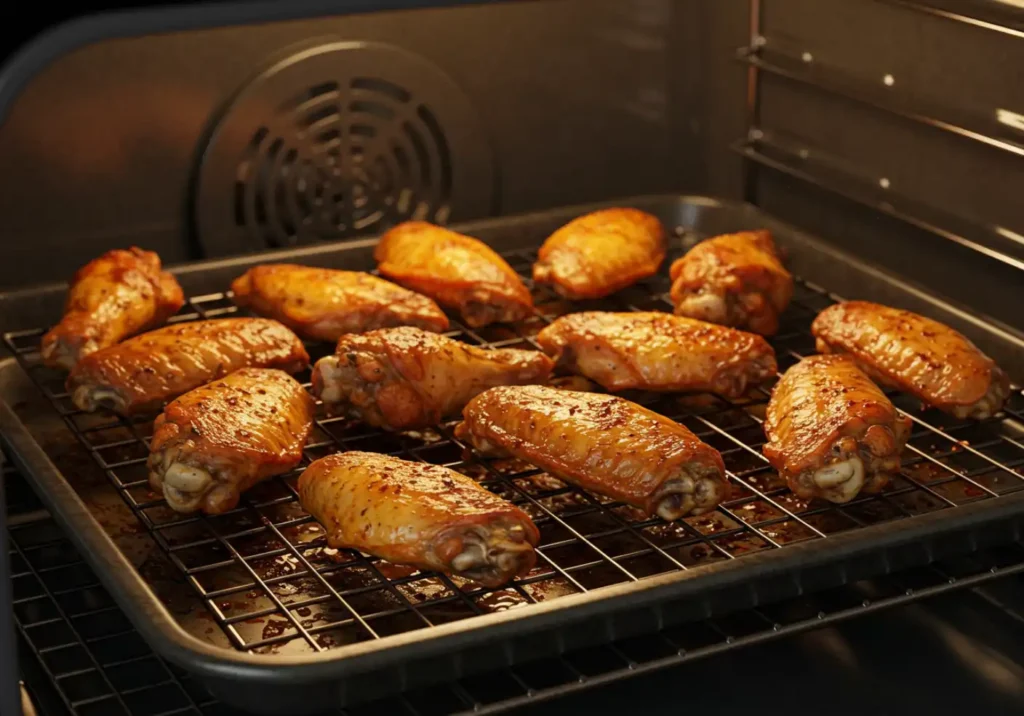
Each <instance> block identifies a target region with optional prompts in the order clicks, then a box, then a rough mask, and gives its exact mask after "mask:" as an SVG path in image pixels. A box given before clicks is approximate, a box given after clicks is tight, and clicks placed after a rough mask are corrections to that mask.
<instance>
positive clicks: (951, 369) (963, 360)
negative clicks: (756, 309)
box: [811, 301, 1010, 420]
mask: <svg viewBox="0 0 1024 716" xmlns="http://www.w3.org/2000/svg"><path fill="white" fill-rule="evenodd" d="M811 331H812V332H813V333H814V336H815V337H816V338H817V339H818V340H817V347H818V351H820V352H822V353H848V354H849V355H851V356H852V357H853V358H855V359H856V361H857V363H858V365H860V367H861V369H862V370H863V371H864V372H865V373H867V374H868V375H869V376H871V377H872V378H874V379H875V380H877V381H879V382H880V383H882V384H883V385H885V386H889V387H893V388H897V389H899V390H903V391H906V392H907V393H910V394H911V395H914V396H916V397H918V398H920V399H921V400H922V401H923V402H925V403H927V404H928V405H932V406H934V407H936V408H939V409H940V410H944V411H946V412H947V413H951V414H952V415H955V416H956V417H958V418H975V419H978V420H981V419H983V418H987V417H990V416H992V415H995V414H996V413H998V412H999V410H1000V409H1001V408H1002V407H1003V403H1004V402H1005V401H1006V398H1007V397H1008V396H1009V394H1010V379H1009V377H1007V375H1006V373H1004V372H1003V371H1002V369H1001V368H1000V367H999V366H997V365H996V364H995V362H993V361H992V359H991V358H989V357H988V356H986V355H985V354H984V353H982V352H981V351H980V350H978V348H977V347H976V346H975V345H974V344H973V343H971V342H970V341H969V340H967V338H965V337H964V336H963V335H961V334H960V333H957V332H956V331H954V330H953V329H952V328H950V327H949V326H946V325H943V324H941V323H939V322H938V321H933V320H931V319H930V318H925V317H924V316H919V315H918V314H916V313H911V312H910V311H903V310H900V309H898V308H889V307H888V306H881V305H879V304H877V303H868V302H867V301H846V302H845V303H838V304H836V305H834V306H829V307H828V308H826V309H825V310H824V311H822V312H821V313H819V314H818V317H817V318H815V319H814V324H813V325H812V326H811Z"/></svg>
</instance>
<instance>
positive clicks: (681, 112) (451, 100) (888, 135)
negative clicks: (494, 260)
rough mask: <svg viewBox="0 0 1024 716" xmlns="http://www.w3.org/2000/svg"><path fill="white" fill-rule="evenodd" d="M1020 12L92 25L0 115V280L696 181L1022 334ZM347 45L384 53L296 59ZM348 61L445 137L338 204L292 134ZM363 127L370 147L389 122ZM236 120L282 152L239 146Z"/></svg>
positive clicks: (629, 9) (688, 3)
mask: <svg viewBox="0 0 1024 716" xmlns="http://www.w3.org/2000/svg"><path fill="white" fill-rule="evenodd" d="M310 1H312V0H310ZM298 5H299V3H298V2H297V3H296V4H295V7H298ZM752 6H757V7H759V8H760V13H759V16H760V23H759V33H760V36H761V38H762V40H761V42H760V44H759V45H758V46H757V47H756V48H755V49H756V50H757V54H756V55H755V58H759V59H760V60H762V61H764V62H769V63H771V64H774V65H777V66H778V67H779V68H781V71H764V70H760V71H758V72H757V74H756V78H757V82H756V88H757V92H756V94H755V95H750V94H749V85H748V72H749V71H750V66H749V64H748V63H746V62H744V61H741V60H739V59H737V57H738V54H737V50H739V49H740V48H744V47H747V46H750V45H752V42H751V14H750V8H751V7H752ZM1022 28H1024V21H1022V20H1021V11H1019V10H1014V9H1012V8H1007V7H1004V6H1002V5H997V4H995V3H982V2H977V1H976V0H921V1H918V0H899V1H897V0H837V1H836V2H833V3H821V2H819V1H818V0H758V1H757V2H750V0H720V1H716V2H708V1H707V0H534V1H532V2H503V3H487V4H480V5H469V6H462V7H458V8H444V9H426V10H424V9H419V10H407V11H394V12H381V13H374V14H361V15H354V16H348V17H322V18H317V19H315V20H301V21H290V22H275V23H266V24H260V25H251V26H244V27H229V28H220V29H208V30H199V31H189V32H176V33H166V34H161V35H153V36H148V37H142V38H137V39H118V40H109V41H104V42H102V43H98V44H94V45H91V46H88V47H85V48H83V49H81V50H78V51H76V52H73V53H71V54H69V55H66V56H63V57H61V58H59V59H58V60H56V61H55V62H53V63H52V64H50V65H49V66H48V67H47V68H46V69H45V70H43V71H42V72H41V73H40V74H39V75H38V76H37V77H36V78H35V79H34V80H33V81H32V82H31V83H30V84H29V85H28V87H27V88H26V90H25V91H24V92H23V93H22V94H21V95H20V96H19V97H18V98H17V100H16V101H15V103H14V105H13V107H12V108H11V111H10V112H9V115H8V117H7V120H6V122H5V123H4V124H3V125H2V126H0V167H3V171H2V172H0V215H2V216H3V217H4V233H3V238H2V239H0V288H3V287H12V286H17V285H25V284H30V283H36V282H39V281H47V280H64V279H66V278H67V277H68V276H69V275H70V273H71V272H72V271H73V270H74V269H75V268H76V267H77V266H79V265H81V264H82V263H83V262H85V261H86V260H88V259H89V258H91V257H93V256H95V255H96V254H97V253H99V252H101V251H103V250H105V249H108V248H111V247H114V246H123V245H126V244H130V243H131V244H138V245H141V246H144V247H146V248H151V249H155V250H157V251H159V252H160V253H161V255H162V256H164V258H165V260H166V261H167V262H168V263H176V262H181V261H186V260H191V259H196V258H201V257H204V256H219V255H231V254H238V253H247V252H252V251H258V250H261V249H263V248H265V247H266V246H268V245H272V246H282V245H290V244H291V243H305V242H310V241H315V240H319V239H324V238H326V239H338V238H348V237H351V236H354V235H359V234H367V233H376V232H378V231H380V230H381V229H383V228H386V226H387V225H388V221H389V220H390V221H394V220H397V219H396V217H398V218H401V216H404V215H403V214H402V212H401V211H398V210H397V209H396V207H397V206H399V205H401V206H403V207H404V208H403V211H405V212H406V214H409V213H410V212H412V211H413V210H414V209H415V210H417V211H418V209H416V207H419V206H423V207H426V209H425V211H426V213H425V214H423V213H422V212H421V214H420V215H423V216H425V218H431V219H434V220H439V221H445V220H447V221H458V220H464V219H472V218H479V217H482V216H487V215H493V214H502V213H517V212H524V211H530V210H534V209H542V208H547V207H552V206H557V205H564V204H569V203H574V202H587V201H596V200H602V199H608V198H613V197H621V196H629V195H637V194H644V193H653V192H698V193H706V194H712V195H720V196H724V197H728V198H741V197H743V198H747V199H748V200H751V201H754V202H755V203H757V204H759V205H761V206H762V207H764V208H765V209H766V210H768V211H769V212H771V213H773V214H776V215H777V216H779V217H780V218H782V219H783V220H785V221H788V222H790V223H792V224H795V225H797V226H800V227H802V228H805V229H807V230H809V231H811V232H812V233H815V234H817V235H819V236H822V237H824V238H825V239H827V240H829V241H833V242H835V243H838V244H840V245H842V246H844V247H846V248H848V249H850V250H851V251H854V252H855V253H857V254H858V255H860V256H863V257H864V258H866V259H868V260H871V261H873V262H876V263H878V264H880V265H883V266H886V267H888V268H890V269H892V270H895V271H897V272H898V273H901V274H903V275H905V276H907V277H909V278H910V279H911V280H913V281H916V282H919V283H921V284H922V285H927V286H929V287H930V288H931V289H933V290H935V289H938V290H941V291H943V292H944V293H946V294H947V296H949V297H952V298H953V299H954V300H959V301H961V302H963V303H965V304H970V305H971V306H973V307H974V309H976V310H980V311H982V312H984V313H986V314H988V315H990V316H993V317H996V318H998V319H1001V320H1003V321H1004V322H1006V323H1009V324H1011V325H1015V326H1018V327H1024V314H1022V312H1021V311H1020V310H1019V309H1018V308H1017V306H1019V304H1020V299H1019V295H1020V294H1019V292H1020V287H1021V283H1022V276H1024V274H1022V272H1021V271H1020V270H1019V268H1015V267H1011V266H1010V265H1008V263H1007V262H1006V261H1000V260H997V259H995V258H992V254H993V251H995V252H1002V253H1005V254H1006V255H1009V256H1011V257H1016V258H1018V259H1020V260H1022V261H1024V203H1022V202H1021V201H1020V200H1019V196H1020V187H1021V186H1024V94H1022V93H1024V89H1022V88H1024V82H1022V80H1024V75H1022V73H1024V29H1022ZM344 41H360V42H370V43H383V44H384V45H386V46H387V47H385V48H384V51H383V54H381V52H382V51H381V50H380V48H369V49H361V48H356V49H355V50H351V49H350V50H349V51H346V52H343V53H338V54H337V55H333V54H331V53H327V54H325V55H323V56H321V57H319V59H316V60H313V61H312V62H310V63H305V60H303V61H302V62H296V61H295V59H296V58H297V57H300V56H303V57H305V55H306V54H309V53H310V52H311V51H312V52H313V54H316V48H323V47H326V46H327V45H329V44H331V43H338V42H344ZM310 48H313V50H310ZM396 48H397V49H396ZM304 53H305V54H304ZM282 68H283V69H282ZM356 76H363V77H365V76H372V77H374V78H376V79H383V80H386V81H389V82H392V83H396V84H399V85H401V86H402V87H403V88H404V89H406V90H408V91H409V92H410V94H411V95H412V97H413V100H414V101H413V102H412V104H416V102H419V101H422V102H423V103H424V104H425V106H427V107H428V108H429V109H430V111H431V112H432V113H434V114H435V115H436V117H437V119H438V121H439V123H440V131H441V135H440V136H441V139H440V140H439V141H436V142H433V143H432V144H433V145H439V144H446V145H447V146H443V147H441V150H443V151H441V154H442V155H443V156H441V155H439V154H437V151H438V146H431V147H429V148H428V150H429V151H428V152H427V153H428V155H430V158H431V162H432V163H431V166H430V171H428V172H426V173H427V174H430V176H429V177H426V178H423V177H420V176H419V173H420V170H422V169H423V166H422V164H423V162H417V161H416V160H415V157H413V161H412V162H411V163H412V165H413V166H411V167H407V170H408V172H409V173H410V177H411V178H408V181H407V182H406V183H409V184H411V185H414V187H413V188H414V190H415V191H414V192H413V197H412V199H411V200H409V201H406V199H407V198H408V197H406V199H403V198H402V197H401V196H399V194H400V192H399V191H398V188H399V187H400V186H401V185H402V184H403V182H402V181H397V182H396V181H392V182H391V183H390V184H388V183H387V182H383V184H382V186H380V187H377V188H376V189H373V191H374V192H376V193H375V194H374V193H372V192H371V193H370V195H369V196H365V195H364V196H356V195H354V192H349V193H347V194H346V192H345V191H343V190H344V189H345V188H351V185H352V184H353V183H354V184H360V185H366V186H369V185H370V184H373V182H372V181H370V180H369V179H367V177H366V176H362V175H358V176H357V174H358V171H355V169H353V167H355V165H354V164H353V163H352V162H350V161H345V160H339V163H338V164H332V165H324V163H323V162H322V161H321V159H322V158H323V155H322V152H321V151H320V150H322V149H323V148H322V147H317V146H315V142H312V143H311V140H310V137H311V136H312V135H313V134H314V133H313V132H312V130H311V129H310V130H307V128H306V127H304V126H302V125H301V124H299V123H297V122H296V116H295V113H296V110H295V108H294V103H295V101H296V97H297V96H298V95H300V94H302V93H303V92H307V93H312V94H310V97H312V96H313V94H315V92H314V90H315V89H316V88H317V87H321V88H322V87H323V86H325V82H327V81H338V82H340V83H341V85H343V86H347V85H346V84H345V83H346V82H347V81H348V80H350V79H352V78H353V77H356ZM751 98H753V99H756V102H753V103H752V102H751V101H750V99H751ZM285 100H288V102H292V104H291V105H288V106H287V107H285V105H286V104H287V102H285ZM312 101H313V100H312V99H311V100H310V102H312ZM338 106H339V107H340V109H339V112H338V117H340V121H341V122H342V123H343V124H344V122H345V121H347V120H346V117H347V115H346V114H345V113H346V112H348V111H349V110H350V109H351V108H350V107H349V106H347V105H345V104H344V103H342V104H339V105H338ZM751 107H756V110H757V111H756V112H754V113H753V114H752V113H751ZM355 114H358V112H355ZM338 117H336V118H335V119H337V118H338ZM357 119H358V122H362V121H363V120H364V119H367V116H365V115H362V118H361V119H359V118H357ZM369 119H371V120H372V121H376V122H379V123H380V125H381V126H380V128H381V135H378V137H377V139H379V138H380V136H384V137H385V138H392V137H394V136H398V135H401V132H402V130H401V127H400V126H399V125H400V124H401V122H400V121H399V120H395V119H394V118H391V119H388V118H387V117H383V118H382V117H381V116H374V117H370V118H369ZM924 120H929V121H924ZM936 120H937V121H936ZM1015 120H1016V121H1015ZM412 121H413V123H414V124H415V123H418V122H419V120H418V119H417V117H415V116H413V117H412ZM358 122H357V123H358ZM389 122H390V124H389ZM419 126H420V129H423V127H422V125H419ZM949 127H954V128H957V129H958V131H950V129H949ZM259 128H264V129H268V130H269V136H270V138H271V139H272V138H273V137H275V136H277V137H281V138H283V139H284V140H285V141H284V144H283V145H282V146H284V149H282V150H280V151H279V152H278V153H277V154H276V155H274V154H273V151H272V146H273V145H272V142H271V140H270V139H266V140H264V141H263V144H262V145H259V146H258V147H256V149H254V148H253V147H254V146H256V144H254V142H253V140H254V139H258V137H259V135H258V132H256V131H254V129H256V130H258V129H259ZM350 128H351V127H350ZM314 129H315V127H314ZM751 130H752V131H753V133H752V134H751V133H750V132H751ZM300 135H303V136H300ZM979 137H980V138H981V139H979ZM362 139H366V137H362ZM399 139H400V140H401V139H402V138H401V136H399ZM355 140H360V137H357V136H355V135H353V141H355ZM403 141H404V140H403ZM257 143H258V142H257ZM293 144H294V146H295V147H296V148H297V156H298V157H299V161H298V163H297V164H292V165H289V164H288V161H286V160H287V158H288V156H289V155H288V148H289V147H290V146H292V145H293ZM371 144H372V143H371ZM268 147H271V148H270V149H268ZM382 147H383V149H382ZM349 148H351V146H350V147H349ZM364 149H366V147H364ZM413 149H414V148H410V147H409V146H408V145H406V150H407V154H410V155H411V154H413ZM375 151H376V152H377V153H378V154H380V153H382V154H384V155H388V154H389V152H390V149H389V148H388V147H387V146H386V142H385V143H381V142H379V141H378V142H377V145H376V149H374V147H369V148H368V149H366V152H365V154H366V157H368V158H369V159H373V158H374V152H375ZM439 156H440V157H441V159H440V161H438V157H439ZM350 158H351V157H350ZM393 159H394V157H393V156H392V157H389V161H392V165H393V164H394V161H393ZM303 162H306V164H303ZM312 165H315V166H312ZM311 166H312V169H311V168H310V167H311ZM362 166H363V167H365V166H368V165H367V164H365V163H364V164H363V165H362ZM445 167H447V169H445ZM356 169H359V167H356ZM392 169H394V166H392ZM354 171H355V173H353V172H354ZM360 171H361V170H360ZM438 172H440V175H445V172H447V175H446V176H447V177H448V178H447V179H444V176H441V178H440V179H439V178H438V176H440V175H439V174H438ZM364 174H365V172H364ZM332 176H333V177H334V178H332ZM338 177H340V178H338ZM371 179H372V177H371ZM439 183H440V184H441V185H443V186H442V188H441V189H438V188H437V185H438V184H439ZM417 184H419V185H420V186H416V185H417ZM238 186H243V187H247V189H246V191H249V190H251V192H250V193H252V192H257V193H258V192H262V195H263V197H264V199H263V204H262V205H259V206H257V205H256V204H254V203H253V202H254V201H255V200H253V199H252V197H251V196H249V194H245V192H241V193H240V192H239V191H238V189H237V187H238ZM444 187H447V188H444ZM289 192H290V193H289ZM293 194H294V195H297V196H292V195H293ZM343 194H345V195H344V196H343ZM240 197H241V198H240ZM247 197H248V198H247ZM389 198H390V200H391V203H390V204H388V203H387V201H388V199H389ZM246 202H249V203H246ZM396 202H397V203H396ZM403 202H404V203H403ZM377 206H380V207H383V208H384V209H385V215H384V217H383V218H381V217H379V216H378V217H377V218H374V216H376V215H374V214H373V211H372V210H373V209H374V208H375V207H377ZM409 206H412V207H413V209H409V208H408V207H409ZM360 207H361V208H360ZM359 212H362V217H363V218H362V219H361V221H360V222H357V224H358V225H349V224H346V225H343V226H342V225H340V223H339V222H342V218H341V217H343V216H346V215H349V214H353V213H359ZM950 237H952V238H958V237H959V238H964V239H966V240H967V243H970V244H972V245H973V246H972V247H967V246H964V245H963V244H964V243H965V242H963V241H961V242H960V243H959V244H958V243H957V242H955V241H951V240H950ZM979 249H980V250H979ZM986 252H987V253H988V255H986ZM1018 263H1020V262H1018Z"/></svg>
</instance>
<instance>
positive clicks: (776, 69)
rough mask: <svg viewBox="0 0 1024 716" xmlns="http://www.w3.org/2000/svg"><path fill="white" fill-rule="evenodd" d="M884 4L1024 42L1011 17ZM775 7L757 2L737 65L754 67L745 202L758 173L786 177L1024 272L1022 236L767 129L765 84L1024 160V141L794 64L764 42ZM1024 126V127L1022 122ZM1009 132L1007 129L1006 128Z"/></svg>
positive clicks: (983, 121) (983, 122) (737, 146)
mask: <svg viewBox="0 0 1024 716" xmlns="http://www.w3.org/2000/svg"><path fill="white" fill-rule="evenodd" d="M882 2H884V3H886V4H889V5H893V6H897V7H901V8H905V9H908V10H911V11H915V12H919V13H922V14H924V15H927V16H931V17H935V18H940V19H942V20H944V21H948V22H955V23H959V24H962V25H966V26H970V27H972V28H975V29H978V30H981V31H985V32H993V33H998V34H1001V35H1004V36H1007V37H1011V38H1013V39H1015V40H1017V41H1024V22H1014V21H1012V20H1007V19H1006V18H1005V16H1004V15H1003V14H1000V13H998V12H994V11H989V12H987V13H986V12H984V11H983V10H982V8H980V7H979V6H978V5H971V6H970V7H969V8H967V7H965V3H963V2H958V1H957V0H937V1H936V0H933V1H932V2H919V1H917V0H882ZM767 3H768V0H749V12H750V38H749V42H748V44H747V45H746V46H744V47H741V48H739V49H738V50H737V51H736V59H737V60H738V61H740V62H742V63H744V64H746V66H747V108H746V110H747V111H746V115H747V136H746V137H744V138H742V139H739V140H737V141H735V142H733V143H732V145H731V147H730V148H731V149H732V151H733V152H735V153H737V154H739V155H740V156H741V157H742V158H743V175H744V176H743V186H744V190H743V191H744V199H745V200H746V201H748V202H750V203H751V204H755V205H757V204H758V201H757V195H758V191H757V182H758V178H757V176H758V174H757V172H758V170H759V169H762V168H766V169H770V170H772V171H776V172H780V173H782V174H785V175H787V176H789V177H792V178H794V179H797V180H799V181H801V182H804V183H806V184H810V185H812V186H815V187H817V188H818V189H821V190H823V191H825V192H828V193H831V194H833V195H836V196H840V197H842V198H844V199H846V200H848V201H852V202H854V203H857V204H860V205H862V206H865V207H867V208H869V209H872V210H874V211H877V212H879V213H881V214H884V215H886V216H889V217H892V218H894V219H897V220H899V221H902V222H904V223H905V224H908V225H910V226H913V227H915V228H917V229H920V230H922V231H925V232H927V233H930V234H932V235H934V236H938V237H940V238H942V239H944V240H946V241H950V242H952V243H955V244H958V245H960V246H963V247H965V248H968V249H971V250H973V251H976V252H977V253H979V254H982V255H983V256H986V257H988V258H990V259H994V260H996V261H999V262H1001V263H1003V264H1006V265H1008V266H1011V267H1013V268H1016V269H1018V270H1024V245H1022V244H1021V242H1020V237H1019V236H1017V235H1016V234H1011V235H1007V230H1006V229H1005V228H1003V227H999V226H993V225H986V224H984V223H981V222H979V221H975V220H971V219H966V218H964V217H961V216H957V215H956V214H954V213H952V212H949V211H946V210H943V209H940V208H937V207H935V206H931V205H929V204H926V203H924V202H921V201H917V200H914V199H910V198H907V197H904V196H901V195H900V194H899V193H898V192H895V191H893V190H891V189H890V188H889V186H888V184H887V180H886V179H885V178H880V177H869V176H864V175H862V174H859V173H856V172H853V171H851V168H850V167H847V166H844V163H843V162H842V161H841V160H839V159H837V158H836V157H833V156H831V155H830V154H829V153H828V151H827V150H822V149H821V148H811V147H806V146H802V145H801V144H800V143H798V142H794V141H793V140H791V139H790V138H786V137H781V136H777V133H774V132H771V131H769V130H767V129H765V128H764V127H763V126H762V125H761V121H760V118H761V94H762V93H761V78H762V75H771V76H774V77H777V78H782V79H784V80H786V81H789V82H794V83H798V84H802V85H805V86H807V87H810V88H812V89H814V90H816V91H819V92H825V93H829V94H832V95H835V96H838V97H841V98H843V99H846V100H849V101H852V102H856V103H860V104H863V105H866V106H868V107H871V108H873V109H876V110H879V111H881V112H885V113H888V114H890V115H893V116H896V117H899V118H901V119H903V120H905V121H909V122H914V123H916V124H919V125H921V126H922V127H929V128H931V129H935V130H938V131H942V132H946V133H949V134H951V135H954V136H957V137H959V138H961V139H963V140H965V141H970V142H976V143H980V144H982V145H984V146H986V147H988V148H990V149H993V150H995V151H998V152H1000V153H1004V154H1008V155H1011V156H1012V158H1014V159H1015V160H1018V161H1021V160H1024V143H1022V142H1021V141H1020V139H1019V137H1020V135H1019V134H1016V133H1014V134H1012V135H1011V134H1006V133H1005V131H1001V130H1000V125H999V124H998V123H996V122H993V120H992V119H990V118H988V117H984V116H982V115H981V114H980V113H979V112H975V113H969V114H965V113H963V112H953V111H950V110H949V109H947V108H945V107H942V106H938V105H928V106H923V105H920V104H919V103H918V102H916V101H914V100H912V99H908V98H900V97H899V96H894V95H893V94H892V92H883V91H881V90H879V89H878V87H877V85H869V84H867V83H866V82H864V81H863V80H858V79H857V78H854V77H848V76H846V75H845V74H844V73H843V72H842V71H841V70H839V69H837V68H831V67H822V66H818V63H812V62H810V54H809V53H807V54H806V55H805V56H804V57H796V56H793V54H792V52H787V51H786V50H779V49H777V48H773V47H772V46H771V42H770V41H769V39H768V38H766V37H765V36H764V35H763V34H762V27H763V22H762V18H763V12H764V8H765V5H766V4H767ZM1017 121H1020V119H1019V118H1017ZM1001 129H1002V130H1005V129H1006V127H1002V128H1001Z"/></svg>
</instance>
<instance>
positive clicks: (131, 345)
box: [67, 318, 309, 415]
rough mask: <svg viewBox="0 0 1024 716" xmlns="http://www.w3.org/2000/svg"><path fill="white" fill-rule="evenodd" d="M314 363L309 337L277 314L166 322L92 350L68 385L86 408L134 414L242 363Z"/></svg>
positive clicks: (284, 366)
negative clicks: (304, 340)
mask: <svg viewBox="0 0 1024 716" xmlns="http://www.w3.org/2000/svg"><path fill="white" fill-rule="evenodd" d="M307 365H309V355H308V354H307V353H306V349H305V348H304V347H303V346H302V341H300V340H299V339H298V337H297V336H296V335H295V334H294V333H292V332H291V331H290V330H288V329H287V328H285V327H284V326H282V325H281V324H280V323H278V322H277V321H271V320H269V319H266V318H218V319H214V320H210V321H196V322H194V323H179V324H177V325H173V326H166V327H164V328H159V329H157V330H155V331H150V332H149V333H144V334H142V335H141V336H136V337H135V338H132V339H131V340H128V341H125V342H124V343H121V344H119V345H116V346H111V347H110V348H105V349H103V350H101V351H97V352H96V353H93V354H92V355H89V356H86V357H85V358H83V359H82V360H81V361H79V363H78V365H76V366H75V368H74V369H73V370H72V371H71V374H70V375H69V376H68V380H67V389H68V392H69V393H71V399H72V401H74V403H75V405H76V406H78V407H79V408H81V409H82V410H89V411H92V410H96V409H98V408H100V407H105V408H108V409H110V410H113V411H114V412H116V413H120V414H122V415H132V414H135V413H143V412H146V411H149V410H154V409H156V408H159V407H160V406H162V405H163V404H164V403H166V402H167V401H168V400H171V399H173V398H176V397H178V396H179V395H181V394H183V393H186V392H187V391H189V390H192V389H193V388H198V387H199V386H200V385H203V384H204V383H209V382H210V381H211V380H216V379H217V378H220V377H222V376H225V375H227V374H228V373H231V372H233V371H235V370H238V369H239V368H245V367H255V368H280V369H281V370H285V371H288V372H289V373H297V372H298V371H300V370H302V369H303V368H305V367H306V366H307Z"/></svg>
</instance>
